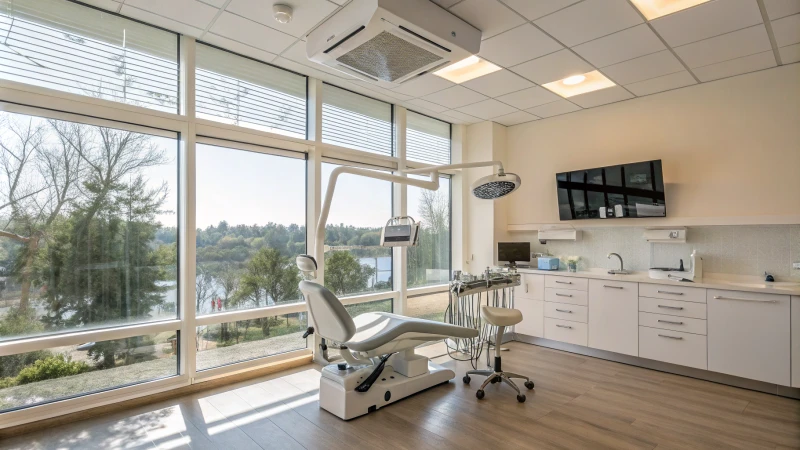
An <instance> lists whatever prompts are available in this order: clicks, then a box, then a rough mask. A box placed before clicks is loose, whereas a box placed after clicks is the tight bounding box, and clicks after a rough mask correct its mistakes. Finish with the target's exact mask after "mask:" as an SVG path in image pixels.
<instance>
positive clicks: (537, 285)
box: [514, 273, 544, 300]
mask: <svg viewBox="0 0 800 450" xmlns="http://www.w3.org/2000/svg"><path fill="white" fill-rule="evenodd" d="M519 282H520V285H519V286H517V287H515V288H514V297H515V298H529V299H531V300H544V275H534V274H529V273H523V274H520V280H519Z"/></svg>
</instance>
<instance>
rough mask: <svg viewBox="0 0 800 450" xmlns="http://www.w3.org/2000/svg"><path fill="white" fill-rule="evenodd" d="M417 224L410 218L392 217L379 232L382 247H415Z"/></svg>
mask: <svg viewBox="0 0 800 450" xmlns="http://www.w3.org/2000/svg"><path fill="white" fill-rule="evenodd" d="M417 244H419V223H418V222H416V221H415V220H414V218H412V217H410V216H399V217H392V218H391V219H389V220H388V221H387V222H386V225H385V226H384V227H383V229H382V230H381V246H382V247H416V246H417Z"/></svg>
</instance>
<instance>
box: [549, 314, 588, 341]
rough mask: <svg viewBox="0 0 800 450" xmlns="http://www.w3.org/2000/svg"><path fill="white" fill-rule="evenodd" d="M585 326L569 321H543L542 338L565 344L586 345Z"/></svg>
mask: <svg viewBox="0 0 800 450" xmlns="http://www.w3.org/2000/svg"><path fill="white" fill-rule="evenodd" d="M586 328H587V327H586V324H585V323H580V322H571V321H569V320H560V319H551V318H550V317H547V318H545V319H544V337H546V338H547V339H552V340H554V341H561V342H566V343H567V344H575V345H583V346H585V345H586V334H587V331H586Z"/></svg>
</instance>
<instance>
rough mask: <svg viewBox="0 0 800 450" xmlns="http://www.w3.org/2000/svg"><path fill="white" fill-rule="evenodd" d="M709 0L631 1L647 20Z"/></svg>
mask: <svg viewBox="0 0 800 450" xmlns="http://www.w3.org/2000/svg"><path fill="white" fill-rule="evenodd" d="M707 1H709V0H631V2H632V3H633V5H634V6H636V9H638V10H639V11H641V13H642V15H643V16H644V17H645V18H646V19H647V20H653V19H656V18H659V17H662V16H666V15H668V14H672V13H676V12H678V11H682V10H684V9H688V8H691V7H693V6H697V5H699V4H702V3H705V2H707Z"/></svg>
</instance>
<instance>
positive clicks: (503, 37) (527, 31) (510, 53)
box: [478, 23, 564, 67]
mask: <svg viewBox="0 0 800 450" xmlns="http://www.w3.org/2000/svg"><path fill="white" fill-rule="evenodd" d="M562 48H564V47H562V46H561V45H560V44H559V43H558V42H556V41H554V40H552V39H550V38H549V37H547V35H546V34H544V33H542V32H541V31H540V30H538V29H537V28H536V27H534V26H533V25H531V24H529V23H526V24H524V25H522V26H519V27H517V28H514V29H513V30H509V31H506V32H505V33H501V34H499V35H497V36H495V37H493V38H490V39H486V40H485V41H483V42H481V52H480V53H478V55H480V56H481V57H483V58H486V59H488V60H489V61H491V62H493V63H495V64H497V65H499V66H503V67H511V66H514V65H517V64H519V63H523V62H525V61H530V60H531V59H534V58H538V57H540V56H544V55H546V54H548V53H553V52H555V51H557V50H561V49H562Z"/></svg>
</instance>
